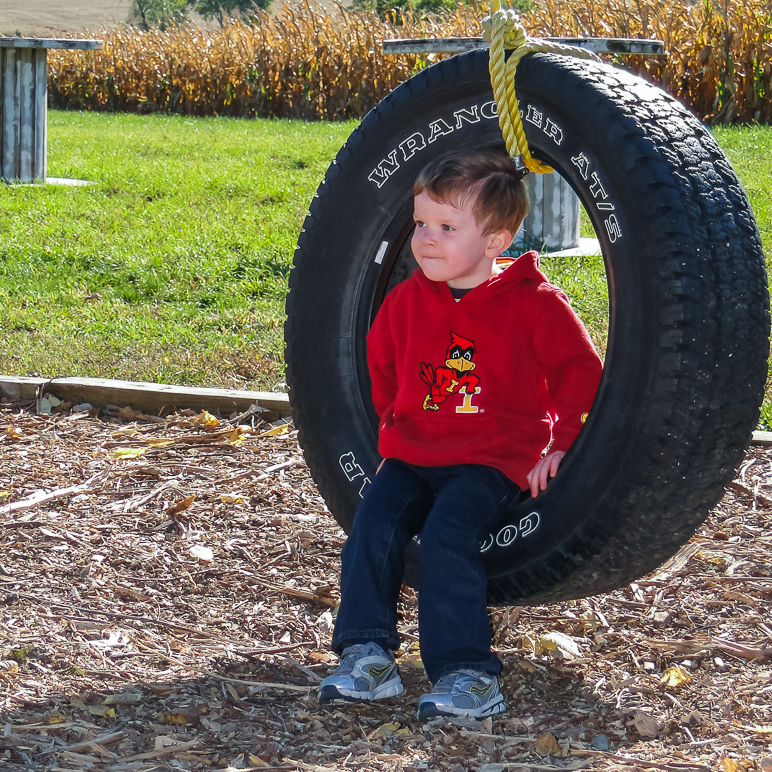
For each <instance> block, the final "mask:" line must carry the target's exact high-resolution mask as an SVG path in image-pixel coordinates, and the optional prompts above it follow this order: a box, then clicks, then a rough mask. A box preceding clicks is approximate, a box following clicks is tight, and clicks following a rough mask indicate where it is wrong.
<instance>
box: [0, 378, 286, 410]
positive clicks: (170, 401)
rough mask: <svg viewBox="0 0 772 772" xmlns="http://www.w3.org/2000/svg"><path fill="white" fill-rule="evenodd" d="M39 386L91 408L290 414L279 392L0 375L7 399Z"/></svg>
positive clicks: (29, 396)
mask: <svg viewBox="0 0 772 772" xmlns="http://www.w3.org/2000/svg"><path fill="white" fill-rule="evenodd" d="M41 386H45V389H44V391H45V394H53V395H54V396H55V397H58V398H59V399H61V400H67V401H68V402H74V403H76V404H79V403H83V402H88V403H89V404H91V405H93V406H94V407H100V408H104V407H107V406H108V405H116V406H117V407H131V408H133V409H134V410H140V411H142V412H143V413H148V414H152V415H155V414H157V413H159V412H160V411H161V410H163V409H164V408H169V407H176V408H179V409H184V408H192V409H194V410H209V411H210V412H214V411H219V412H220V413H221V414H223V415H227V414H230V413H232V412H234V411H237V410H247V409H249V408H250V407H251V406H252V405H254V404H257V405H258V406H259V407H261V408H263V409H264V410H265V411H266V412H263V413H260V417H261V418H263V419H265V420H267V421H275V420H277V419H278V418H286V417H288V416H291V415H292V408H291V407H290V404H289V397H288V396H287V395H286V394H283V393H281V392H271V391H246V390H241V389H205V388H196V387H192V386H174V385H171V384H165V383H142V382H138V381H117V380H109V379H106V378H55V379H53V380H49V379H46V378H20V377H12V376H5V375H4V376H0V396H3V397H5V399H6V400H8V401H26V400H33V399H36V398H37V396H38V393H39V390H40V388H41Z"/></svg>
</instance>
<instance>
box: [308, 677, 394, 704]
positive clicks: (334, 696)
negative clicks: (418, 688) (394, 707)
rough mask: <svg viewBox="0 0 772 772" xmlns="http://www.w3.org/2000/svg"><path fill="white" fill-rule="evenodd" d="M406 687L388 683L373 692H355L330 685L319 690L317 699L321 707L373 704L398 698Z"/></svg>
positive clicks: (391, 682)
mask: <svg viewBox="0 0 772 772" xmlns="http://www.w3.org/2000/svg"><path fill="white" fill-rule="evenodd" d="M403 691H405V687H404V686H403V685H402V682H401V681H400V680H396V681H387V682H386V683H383V684H381V685H380V686H379V687H378V688H377V689H375V690H373V691H372V692H355V691H348V690H347V689H339V688H338V687H337V686H335V685H333V684H330V685H328V686H323V687H322V688H321V689H320V690H319V694H318V695H317V699H318V700H319V704H320V705H330V704H334V703H340V702H372V701H373V700H385V699H387V698H388V697H396V696H397V695H398V694H402V692H403Z"/></svg>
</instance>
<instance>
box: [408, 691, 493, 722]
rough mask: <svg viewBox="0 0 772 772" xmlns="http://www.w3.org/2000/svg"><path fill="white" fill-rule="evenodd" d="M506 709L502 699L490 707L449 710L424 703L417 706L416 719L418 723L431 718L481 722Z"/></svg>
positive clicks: (448, 708)
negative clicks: (472, 719)
mask: <svg viewBox="0 0 772 772" xmlns="http://www.w3.org/2000/svg"><path fill="white" fill-rule="evenodd" d="M506 709H507V706H506V703H505V702H504V698H503V697H502V698H501V699H500V700H499V701H497V702H494V703H493V704H491V705H483V706H482V707H479V708H474V709H468V708H450V707H445V706H439V707H438V706H437V704H436V703H434V702H424V703H421V704H419V705H418V713H417V717H418V720H419V721H428V720H429V719H432V718H439V717H441V716H442V717H446V718H453V717H455V718H476V719H478V720H482V719H484V718H487V717H488V716H495V715H498V714H499V713H503V712H504V711H505V710H506Z"/></svg>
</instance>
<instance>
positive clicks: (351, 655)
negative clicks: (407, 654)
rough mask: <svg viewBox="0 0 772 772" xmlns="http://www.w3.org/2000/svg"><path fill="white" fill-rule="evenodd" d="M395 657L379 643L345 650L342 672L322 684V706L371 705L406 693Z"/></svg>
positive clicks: (319, 692) (320, 692)
mask: <svg viewBox="0 0 772 772" xmlns="http://www.w3.org/2000/svg"><path fill="white" fill-rule="evenodd" d="M402 690H403V687H402V680H401V679H400V677H399V671H398V670H397V663H396V662H395V660H394V655H393V654H392V653H391V652H390V651H389V652H386V651H384V650H383V649H382V648H381V647H380V646H379V645H378V644H377V643H358V644H356V645H354V646H349V647H348V648H346V649H343V654H342V655H341V659H340V665H338V669H337V670H336V671H335V672H334V673H333V674H332V675H329V676H327V678H325V679H324V681H322V683H321V684H319V691H318V692H317V697H318V699H319V704H320V705H329V704H330V703H332V702H368V701H369V700H382V699H384V698H386V697H394V696H395V695H397V694H402Z"/></svg>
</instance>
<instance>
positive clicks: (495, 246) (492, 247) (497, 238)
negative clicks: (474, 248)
mask: <svg viewBox="0 0 772 772" xmlns="http://www.w3.org/2000/svg"><path fill="white" fill-rule="evenodd" d="M514 238H515V235H514V233H512V232H511V231H509V230H507V229H504V230H500V231H496V232H494V233H491V235H490V236H489V238H488V247H487V249H486V252H487V253H488V257H498V256H499V255H500V254H501V253H502V252H506V250H507V249H508V248H509V246H510V244H511V243H512V241H513V240H514Z"/></svg>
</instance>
